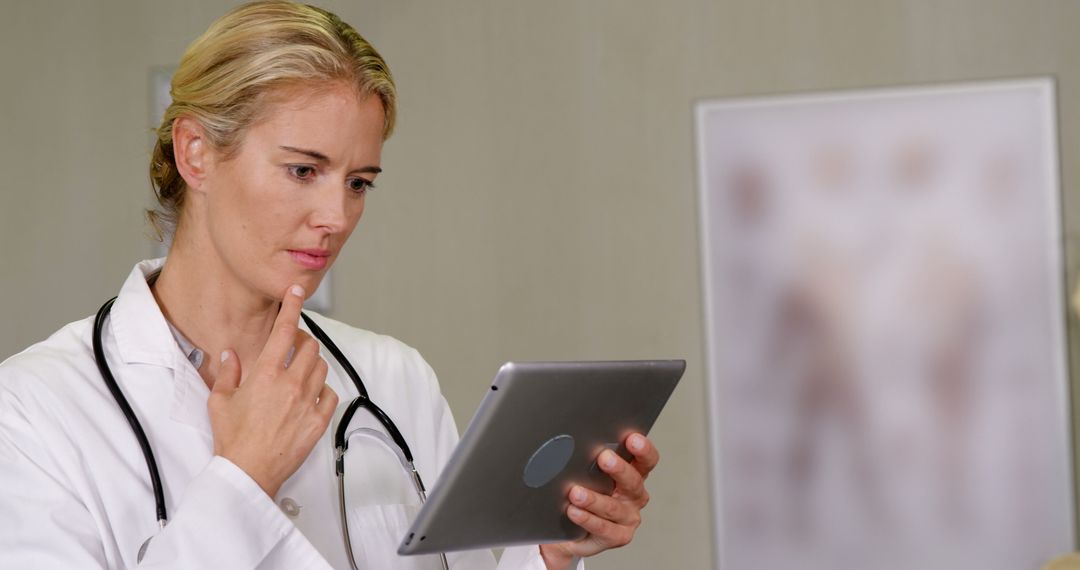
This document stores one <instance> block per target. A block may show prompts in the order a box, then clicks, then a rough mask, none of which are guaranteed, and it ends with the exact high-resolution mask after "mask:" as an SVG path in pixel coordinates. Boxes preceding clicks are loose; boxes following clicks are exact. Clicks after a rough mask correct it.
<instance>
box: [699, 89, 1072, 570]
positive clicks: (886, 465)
mask: <svg viewBox="0 0 1080 570" xmlns="http://www.w3.org/2000/svg"><path fill="white" fill-rule="evenodd" d="M696 136H697V155H698V156H697V159H698V205H699V215H700V219H699V221H700V244H701V256H702V257H701V260H702V268H703V271H702V275H703V283H702V285H703V293H704V309H705V315H704V317H705V318H704V323H705V329H706V330H705V339H706V351H705V354H706V359H707V363H706V364H707V367H706V368H707V382H706V386H707V401H708V409H709V413H708V417H709V435H710V468H711V475H712V477H711V485H712V489H711V491H712V498H713V505H712V507H713V508H712V510H713V516H714V523H715V524H714V528H715V529H716V536H715V537H714V541H713V544H714V547H715V552H714V555H715V560H716V561H717V564H718V565H719V567H720V568H723V569H724V570H761V569H768V568H794V567H798V568H802V569H806V570H813V569H818V568H820V569H821V570H825V569H831V568H875V569H882V570H893V569H896V570H899V569H901V568H923V569H926V568H943V569H944V568H976V567H977V568H980V569H982V570H997V569H1001V570H1006V569H1009V570H1011V569H1013V568H1037V567H1039V565H1041V564H1042V563H1044V562H1046V561H1048V560H1049V559H1050V558H1052V557H1054V556H1057V555H1060V554H1063V553H1065V552H1069V551H1072V550H1073V549H1075V547H1076V544H1075V513H1074V505H1075V502H1074V474H1073V463H1072V443H1071V440H1072V438H1071V414H1070V404H1069V402H1070V400H1069V378H1068V371H1067V364H1066V363H1067V355H1066V352H1067V346H1066V334H1065V310H1066V309H1065V304H1064V294H1063V290H1062V282H1063V274H1064V270H1063V261H1062V259H1063V255H1062V254H1063V251H1062V230H1061V207H1060V196H1059V194H1060V181H1059V170H1058V151H1057V131H1056V119H1055V98H1054V83H1053V81H1052V80H1051V79H1048V78H1039V79H1030V80H1016V81H997V82H985V83H969V84H959V85H945V86H932V87H919V88H898V89H879V90H863V91H846V92H836V93H819V94H808V95H796V96H780V97H761V98H749V99H738V100H720V101H704V102H701V103H699V104H698V105H697V107H696ZM920 137H922V138H920ZM905 145H911V146H909V147H905ZM920 145H921V147H920ZM995 145H998V146H995ZM995 152H1000V153H1001V154H1000V155H993V153H995ZM1002 165H1006V166H1002ZM1009 165H1011V166H1009ZM998 168H1000V169H1001V170H1000V172H996V171H995V169H998ZM983 170H985V172H983ZM890 177H892V178H890ZM995 216H996V218H995ZM928 236H935V237H933V238H931V237H928ZM920 280H922V281H924V282H922V283H921V284H918V283H919V282H920ZM916 284H918V285H916ZM916 291H921V292H918V293H916ZM919 295H922V297H920V296H919ZM899 299H909V300H910V299H921V300H918V301H910V302H909V301H903V302H901V301H899ZM973 299H974V300H973ZM1018 300H1022V301H1024V302H1023V303H1018V302H1016V301H1018ZM935 304H937V305H935ZM938 305H939V306H940V307H937V306H938ZM961 306H962V307H965V308H963V309H957V308H956V307H961ZM928 307H937V308H933V309H930V308H928ZM943 315H944V316H943ZM957 315H959V316H957ZM937 321H940V322H937ZM808 323H809V324H808ZM988 323H989V324H988ZM950 327H951V328H950ZM1010 327H1013V328H1011V329H1010ZM987 330H990V331H991V332H987ZM1010 330H1011V333H1010ZM837 331H842V332H837ZM943 331H944V332H943ZM950 331H974V332H950ZM1010 334H1011V336H1010ZM836 339H840V340H836ZM887 339H891V340H889V341H887ZM941 339H960V340H941ZM890 342H891V343H892V344H890ZM980 343H981V344H980ZM1010 343H1011V344H1010ZM960 346H962V347H964V348H962V349H960V348H956V347H960ZM821 355H827V356H821ZM837 355H839V356H837ZM906 359H907V360H906ZM928 363H940V364H934V365H931V364H928ZM945 363H953V364H945ZM957 363H959V364H957ZM950 366H952V368H950ZM1010 367H1011V368H1015V369H1016V370H1014V371H1010V372H1005V371H1004V370H1005V369H1009V368H1010ZM838 379H840V380H838ZM815 394H816V395H815ZM853 394H854V395H853ZM958 394H959V395H958ZM807 402H812V403H810V404H808V403H807ZM808 410H809V411H808ZM807 417H811V418H816V419H813V420H812V421H811V420H806V419H805V418H807ZM854 418H858V419H854ZM1003 426H1010V427H1009V428H1008V429H1006V428H1005V427H1003ZM845 434H846V435H845ZM897 434H900V436H903V437H900V436H897ZM819 436H820V437H819ZM905 437H906V439H904V438H905ZM815 438H817V439H815ZM894 439H896V440H897V441H906V442H907V445H908V447H907V448H905V447H903V446H900V445H897V444H896V443H895V442H894V441H893V440H894ZM894 445H896V447H895V449H907V450H908V451H907V452H897V451H895V449H894V447H893V446H894ZM807 465H810V466H812V467H810V468H808V467H807ZM985 468H994V469H1000V471H997V472H996V473H997V474H996V475H992V476H991V475H987V472H984V471H981V469H985ZM862 472H865V473H871V474H872V475H865V474H860V473H862ZM792 481H794V482H797V484H796V483H792ZM867 489H870V490H867ZM950 489H951V491H950ZM954 500H955V502H956V504H955V505H951V503H952V502H954ZM804 503H805V504H804ZM950 509H953V510H950ZM954 518H955V519H956V520H955V521H954V520H952V519H954ZM1028 519H1030V520H1028ZM957 521H959V522H957ZM1017 521H1020V523H1022V524H1018V523H1017Z"/></svg>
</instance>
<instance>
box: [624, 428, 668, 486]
mask: <svg viewBox="0 0 1080 570" xmlns="http://www.w3.org/2000/svg"><path fill="white" fill-rule="evenodd" d="M626 448H627V449H629V450H630V453H632V454H633V455H634V461H633V462H632V463H631V465H633V466H634V469H637V471H638V473H641V476H642V478H644V477H648V476H649V473H650V472H652V470H653V469H655V468H656V465H657V464H658V463H660V450H659V449H656V446H655V445H653V444H652V442H651V441H649V438H647V437H645V436H644V435H641V434H640V433H635V434H631V435H630V437H627V438H626Z"/></svg>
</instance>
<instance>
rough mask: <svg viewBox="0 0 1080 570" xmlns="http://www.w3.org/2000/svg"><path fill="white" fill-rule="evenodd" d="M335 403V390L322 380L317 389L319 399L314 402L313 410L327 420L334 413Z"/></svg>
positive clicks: (336, 403)
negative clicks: (320, 385) (319, 388)
mask: <svg viewBox="0 0 1080 570" xmlns="http://www.w3.org/2000/svg"><path fill="white" fill-rule="evenodd" d="M324 364H325V361H324ZM337 405H338V395H337V392H335V391H334V389H333V388H331V387H330V385H329V384H327V383H325V382H324V383H323V385H322V390H320V391H319V399H318V401H316V402H315V411H316V412H318V413H319V417H321V418H322V419H324V420H327V421H329V419H330V417H331V416H333V415H334V411H335V410H337Z"/></svg>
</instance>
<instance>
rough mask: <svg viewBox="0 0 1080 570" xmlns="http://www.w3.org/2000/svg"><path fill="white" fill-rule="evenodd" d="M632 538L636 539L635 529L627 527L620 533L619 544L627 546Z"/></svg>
mask: <svg viewBox="0 0 1080 570" xmlns="http://www.w3.org/2000/svg"><path fill="white" fill-rule="evenodd" d="M632 540H634V531H633V529H625V530H623V531H622V532H620V533H619V546H626V545H627V544H630V541H632Z"/></svg>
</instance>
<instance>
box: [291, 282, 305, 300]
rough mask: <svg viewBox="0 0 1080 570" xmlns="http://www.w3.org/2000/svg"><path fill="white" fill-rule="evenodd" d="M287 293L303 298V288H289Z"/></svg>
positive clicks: (295, 286)
mask: <svg viewBox="0 0 1080 570" xmlns="http://www.w3.org/2000/svg"><path fill="white" fill-rule="evenodd" d="M289 292H290V293H292V294H293V295H296V296H297V297H303V296H304V288H303V287H301V286H299V285H293V286H292V287H290V288H289Z"/></svg>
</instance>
